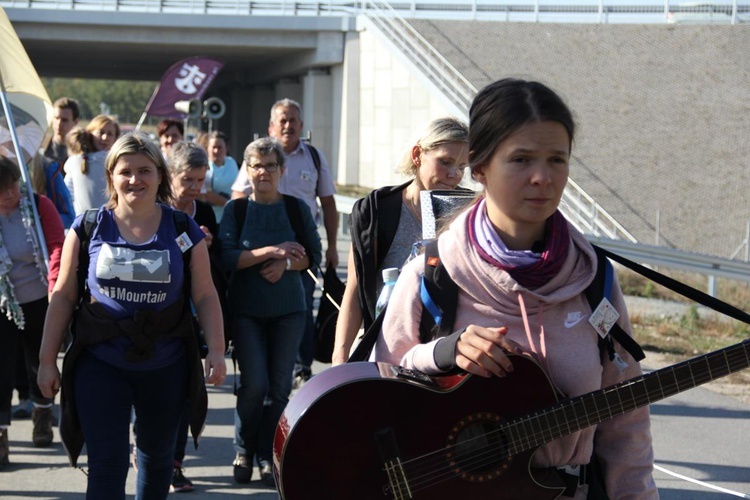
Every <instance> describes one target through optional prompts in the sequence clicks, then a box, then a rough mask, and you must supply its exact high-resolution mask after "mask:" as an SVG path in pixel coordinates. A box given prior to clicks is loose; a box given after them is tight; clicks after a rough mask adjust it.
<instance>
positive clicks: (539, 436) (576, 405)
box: [505, 340, 750, 454]
mask: <svg viewBox="0 0 750 500" xmlns="http://www.w3.org/2000/svg"><path fill="white" fill-rule="evenodd" d="M749 352H750V340H745V341H744V342H741V343H739V344H735V345H733V346H730V347H726V348H724V349H720V350H718V351H714V352H711V353H708V354H705V355H703V356H698V357H695V358H692V359H689V360H687V361H683V362H682V363H678V364H676V365H672V366H669V367H667V368H662V369H660V370H657V371H654V372H651V373H648V374H645V375H642V376H640V377H636V378H633V379H630V380H626V381H624V382H620V383H619V384H616V385H613V386H610V387H607V388H604V389H600V390H598V391H595V392H591V393H588V394H584V395H583V396H578V397H575V398H571V399H567V400H565V401H561V402H560V403H558V404H557V405H555V406H553V407H551V408H549V409H546V410H544V411H540V412H538V413H534V414H531V415H527V416H524V417H521V418H518V419H516V420H513V421H511V422H508V424H507V426H506V429H505V431H506V433H507V435H508V436H509V437H510V439H511V443H509V445H508V446H509V449H510V451H511V452H512V453H513V454H515V453H519V452H522V451H526V450H530V449H535V448H537V447H539V446H541V445H543V444H545V443H548V442H550V441H552V440H554V439H557V438H559V437H562V436H566V435H568V434H572V433H574V432H577V431H580V430H582V429H585V428H587V427H591V426H592V425H596V424H598V423H599V422H603V421H605V420H609V419H610V418H613V417H616V416H618V415H622V414H624V413H628V412H630V411H633V410H636V409H638V408H642V407H644V406H647V405H650V404H651V403H655V402H656V401H661V400H662V399H666V398H668V397H670V396H674V395H675V394H679V393H680V392H683V391H686V390H688V389H692V388H694V387H698V386H699V385H702V384H705V383H707V382H710V381H712V380H716V379H718V378H721V377H724V376H726V375H729V374H731V373H735V372H738V371H740V370H743V369H745V368H747V367H748V366H750V354H749Z"/></svg>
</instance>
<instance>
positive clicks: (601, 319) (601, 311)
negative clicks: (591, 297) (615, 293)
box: [589, 297, 620, 338]
mask: <svg viewBox="0 0 750 500" xmlns="http://www.w3.org/2000/svg"><path fill="white" fill-rule="evenodd" d="M619 317H620V313H618V312H617V310H616V309H615V307H614V306H613V305H612V303H611V302H610V301H609V300H607V297H604V298H603V299H602V301H601V302H600V303H599V305H598V306H597V308H596V310H595V311H594V312H593V313H591V317H590V318H589V323H591V326H593V327H594V329H595V330H596V331H597V333H598V334H599V336H600V337H602V338H604V337H606V336H607V334H608V333H609V331H610V330H611V329H612V327H613V326H614V324H615V323H616V322H617V319H618V318H619Z"/></svg>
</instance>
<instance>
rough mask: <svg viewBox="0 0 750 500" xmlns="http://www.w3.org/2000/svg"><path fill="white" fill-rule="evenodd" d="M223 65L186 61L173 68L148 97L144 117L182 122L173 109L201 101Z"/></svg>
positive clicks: (205, 59)
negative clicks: (175, 106) (156, 117)
mask: <svg viewBox="0 0 750 500" xmlns="http://www.w3.org/2000/svg"><path fill="white" fill-rule="evenodd" d="M222 66H224V63H223V62H222V61H217V60H216V59H211V58H208V57H200V56H196V57H189V58H187V59H183V60H182V61H178V62H176V63H175V64H173V65H172V66H171V67H170V68H169V69H168V70H167V72H166V73H164V76H162V78H161V81H160V82H159V85H158V86H157V87H156V90H154V94H153V95H152V96H151V100H149V102H148V105H147V106H146V111H144V115H148V116H160V117H164V118H184V117H185V113H181V112H179V111H177V110H175V109H174V105H175V103H176V102H177V101H189V100H191V99H202V98H203V95H204V94H205V93H206V90H208V87H209V86H210V85H211V82H213V81H214V78H216V75H217V74H218V73H219V70H221V68H222Z"/></svg>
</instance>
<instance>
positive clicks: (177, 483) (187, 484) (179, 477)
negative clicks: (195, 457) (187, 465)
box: [169, 462, 195, 493]
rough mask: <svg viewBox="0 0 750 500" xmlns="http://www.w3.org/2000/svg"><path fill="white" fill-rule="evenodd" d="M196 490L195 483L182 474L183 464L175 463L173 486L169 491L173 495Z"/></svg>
mask: <svg viewBox="0 0 750 500" xmlns="http://www.w3.org/2000/svg"><path fill="white" fill-rule="evenodd" d="M194 489H195V488H194V487H193V482H192V481H191V480H190V479H188V478H186V477H185V474H183V472H182V464H179V463H177V462H175V464H174V471H173V472H172V485H171V486H170V487H169V491H170V492H172V493H185V492H188V491H193V490H194Z"/></svg>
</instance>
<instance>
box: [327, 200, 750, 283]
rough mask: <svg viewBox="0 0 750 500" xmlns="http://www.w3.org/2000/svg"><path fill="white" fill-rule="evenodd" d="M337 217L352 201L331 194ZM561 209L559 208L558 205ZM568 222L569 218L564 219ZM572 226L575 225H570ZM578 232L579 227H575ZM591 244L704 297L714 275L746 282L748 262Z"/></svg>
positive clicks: (622, 242)
mask: <svg viewBox="0 0 750 500" xmlns="http://www.w3.org/2000/svg"><path fill="white" fill-rule="evenodd" d="M334 198H335V199H336V207H337V210H338V211H339V213H340V214H344V215H348V214H351V210H352V206H353V205H354V202H355V201H356V199H355V198H352V197H349V196H342V195H338V194H337V195H334ZM561 208H562V206H561ZM568 220H570V219H568ZM574 225H575V224H574ZM578 229H579V230H580V228H578ZM581 232H583V234H584V235H585V236H586V239H588V240H589V241H590V242H591V243H594V244H596V245H599V246H600V247H602V248H605V249H607V250H610V251H611V252H614V253H616V254H618V255H622V256H623V257H626V258H628V259H630V260H633V261H635V262H638V263H641V264H644V265H652V266H658V267H663V268H667V269H677V270H681V271H688V272H692V273H698V274H701V275H703V276H706V277H707V278H708V287H707V288H708V294H709V295H712V296H715V295H716V289H715V278H716V277H717V276H719V277H723V278H729V279H733V280H740V281H745V282H748V283H750V262H741V261H736V260H731V259H725V258H722V257H717V256H714V255H705V254H699V253H693V252H685V251H683V250H677V249H674V248H668V247H662V246H655V245H644V244H643V243H637V242H635V241H633V240H629V239H617V238H614V239H613V238H611V237H609V236H602V235H595V234H591V233H590V232H587V231H583V230H582V231H581Z"/></svg>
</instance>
